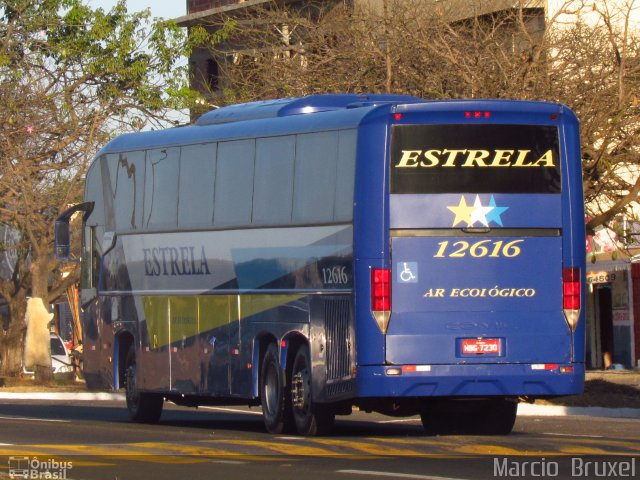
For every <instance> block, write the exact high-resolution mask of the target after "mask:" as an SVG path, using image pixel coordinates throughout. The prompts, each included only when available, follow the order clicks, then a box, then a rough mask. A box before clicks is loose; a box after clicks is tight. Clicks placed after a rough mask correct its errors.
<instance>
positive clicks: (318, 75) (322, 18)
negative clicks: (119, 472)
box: [209, 0, 640, 231]
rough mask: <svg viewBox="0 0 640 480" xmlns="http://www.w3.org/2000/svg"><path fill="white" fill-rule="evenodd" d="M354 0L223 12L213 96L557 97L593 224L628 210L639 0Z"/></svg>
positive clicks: (634, 149)
mask: <svg viewBox="0 0 640 480" xmlns="http://www.w3.org/2000/svg"><path fill="white" fill-rule="evenodd" d="M355 3H356V7H353V8H347V7H345V6H344V2H331V1H325V2H318V3H316V4H311V5H309V4H308V3H305V5H306V6H303V7H300V6H298V7H291V6H285V7H278V6H277V5H276V4H275V3H274V4H272V5H269V6H268V7H267V8H264V9H262V10H248V9H246V13H245V14H244V15H243V16H240V15H238V14H235V16H234V17H226V18H225V17H218V19H217V22H215V23H212V24H211V25H209V28H210V29H212V30H216V29H219V28H221V27H222V26H226V28H228V26H229V25H233V27H234V28H233V29H231V31H230V33H229V34H228V40H227V41H226V42H224V43H220V44H217V45H216V48H214V49H212V54H213V56H214V57H215V58H217V59H219V60H220V66H221V69H222V70H223V78H224V80H223V82H222V88H220V89H218V90H217V91H212V92H209V96H210V98H211V99H212V102H213V103H216V104H224V103H229V102H235V101H239V100H249V99H264V98H273V97H280V96H302V95H308V94H311V93H320V92H374V93H380V92H392V93H408V94H413V95H416V96H419V97H422V98H428V99H447V98H514V99H525V100H548V101H557V102H561V103H564V104H566V105H568V106H569V107H571V108H572V109H573V110H574V111H575V112H576V113H577V115H578V117H579V118H580V119H581V126H582V133H581V135H582V152H583V170H584V190H585V202H586V208H587V211H588V214H589V218H590V220H589V222H588V224H587V229H588V230H591V231H592V230H593V229H595V228H596V227H598V226H600V225H605V224H607V223H609V222H611V221H612V220H613V219H614V217H616V215H619V214H626V215H628V216H630V215H632V210H633V208H632V207H633V205H634V203H635V202H637V201H638V199H639V198H638V195H639V193H640V175H639V173H640V150H639V148H638V142H637V138H640V137H639V134H640V131H639V129H640V122H639V121H638V120H639V117H638V113H639V109H640V100H639V97H638V95H639V94H638V91H640V88H639V87H640V36H639V35H640V32H639V31H637V30H634V29H633V28H632V25H631V22H630V20H631V18H632V17H633V16H634V15H636V14H637V11H636V10H638V9H640V2H638V0H618V1H614V2H611V1H605V0H596V1H595V2H594V1H590V2H585V1H583V0H567V1H566V2H565V3H564V4H562V5H559V6H558V7H557V10H555V11H552V12H549V11H547V12H545V11H544V10H543V9H542V8H537V7H535V5H536V4H537V2H533V3H532V4H531V5H533V6H531V5H530V3H529V2H525V1H522V2H520V3H519V6H516V7H514V3H515V2H501V1H496V2H482V1H480V0H478V1H471V2H470V1H468V0H448V1H446V2H442V1H440V2H436V1H432V0H382V2H372V4H373V5H374V7H375V8H370V7H368V6H367V5H368V3H367V2H355ZM358 5H359V6H358ZM500 6H501V7H500ZM284 33H286V35H285V34H284ZM224 59H227V60H226V61H224Z"/></svg>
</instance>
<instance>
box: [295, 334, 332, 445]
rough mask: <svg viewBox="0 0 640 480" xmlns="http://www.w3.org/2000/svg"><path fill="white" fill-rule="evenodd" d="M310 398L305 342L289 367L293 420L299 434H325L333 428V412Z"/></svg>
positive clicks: (307, 353)
mask: <svg viewBox="0 0 640 480" xmlns="http://www.w3.org/2000/svg"><path fill="white" fill-rule="evenodd" d="M312 398H313V397H312V382H311V357H310V355H309V347H308V346H307V345H306V344H305V345H301V346H300V348H298V351H297V352H296V356H295V358H294V360H293V365H292V369H291V404H292V407H293V420H294V422H295V425H296V430H297V431H298V433H299V434H300V435H304V436H316V435H326V434H328V433H329V432H331V429H332V428H333V422H334V421H335V412H334V411H333V410H332V409H331V407H330V406H326V405H321V404H318V403H314V402H313V400H312Z"/></svg>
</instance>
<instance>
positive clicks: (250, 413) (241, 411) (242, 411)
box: [198, 406, 262, 415]
mask: <svg viewBox="0 0 640 480" xmlns="http://www.w3.org/2000/svg"><path fill="white" fill-rule="evenodd" d="M198 408H200V409H206V410H217V411H220V412H231V413H248V414H249V415H262V412H254V411H252V410H241V409H239V408H224V407H208V406H201V407H198Z"/></svg>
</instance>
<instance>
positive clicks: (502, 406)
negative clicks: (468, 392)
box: [478, 398, 518, 435]
mask: <svg viewBox="0 0 640 480" xmlns="http://www.w3.org/2000/svg"><path fill="white" fill-rule="evenodd" d="M483 413H484V415H482V417H481V418H480V419H479V422H478V427H479V428H478V430H479V432H478V433H480V434H482V435H507V434H509V433H511V430H513V425H514V424H515V423H516V416H517V415H518V401H517V400H513V399H509V398H501V399H498V400H491V401H490V402H489V403H488V405H487V406H486V409H485V411H484V412H483Z"/></svg>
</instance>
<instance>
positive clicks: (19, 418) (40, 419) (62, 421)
mask: <svg viewBox="0 0 640 480" xmlns="http://www.w3.org/2000/svg"><path fill="white" fill-rule="evenodd" d="M0 420H28V421H30V422H55V423H71V420H60V419H55V418H31V417H0Z"/></svg>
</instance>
